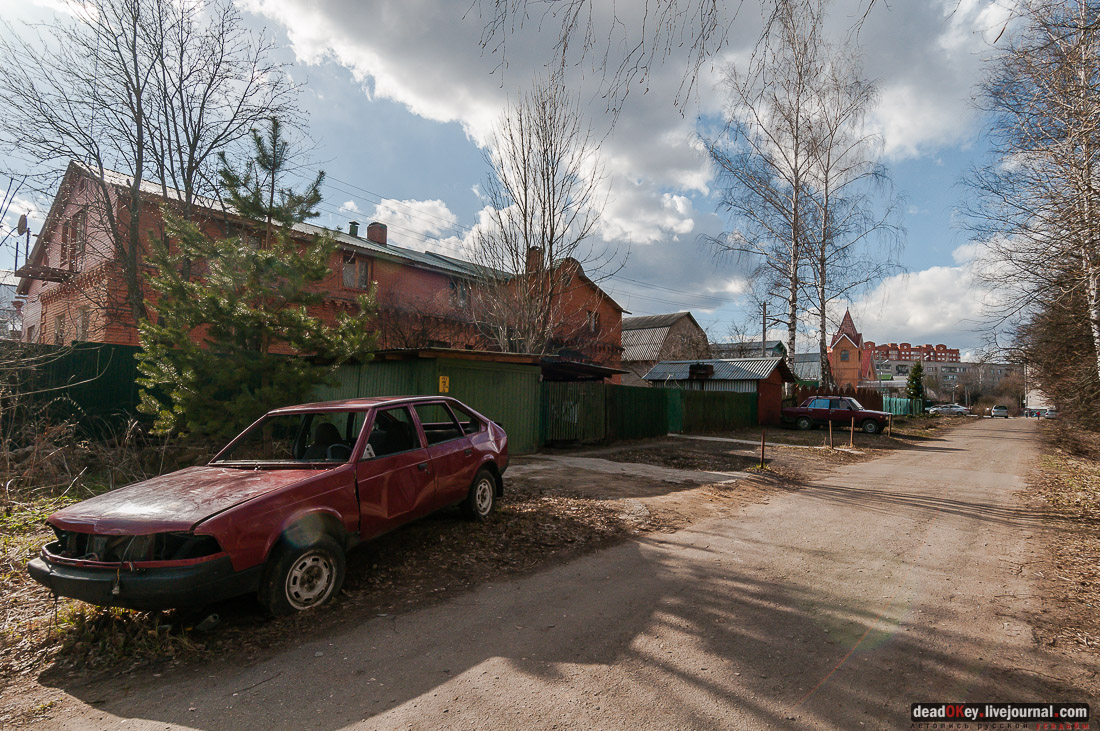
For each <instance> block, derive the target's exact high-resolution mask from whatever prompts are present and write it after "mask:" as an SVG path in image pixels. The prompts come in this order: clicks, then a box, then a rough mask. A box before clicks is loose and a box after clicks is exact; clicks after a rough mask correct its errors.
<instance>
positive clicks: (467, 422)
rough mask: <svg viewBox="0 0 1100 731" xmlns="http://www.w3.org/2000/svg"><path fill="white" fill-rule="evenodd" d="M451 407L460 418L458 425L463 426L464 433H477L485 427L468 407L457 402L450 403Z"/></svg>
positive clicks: (456, 416)
mask: <svg viewBox="0 0 1100 731" xmlns="http://www.w3.org/2000/svg"><path fill="white" fill-rule="evenodd" d="M450 407H451V411H452V412H453V413H454V415H455V418H457V419H458V425H459V427H461V428H462V433H463V434H477V433H478V432H479V431H481V430H482V429H484V428H485V424H483V423H482V422H481V420H480V419H478V418H477V417H476V416H474V415H473V414H471V413H470V412H469V411H467V410H466V409H464V408H462V407H461V406H459V405H457V404H450Z"/></svg>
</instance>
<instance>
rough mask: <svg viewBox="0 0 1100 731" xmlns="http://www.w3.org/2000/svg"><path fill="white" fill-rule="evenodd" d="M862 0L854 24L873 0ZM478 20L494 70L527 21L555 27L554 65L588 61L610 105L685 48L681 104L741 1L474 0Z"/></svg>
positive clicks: (770, 4)
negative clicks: (545, 0) (618, 3)
mask: <svg viewBox="0 0 1100 731" xmlns="http://www.w3.org/2000/svg"><path fill="white" fill-rule="evenodd" d="M788 3H789V0H765V2H763V3H761V6H760V7H761V10H762V12H763V14H764V16H765V23H764V34H765V37H766V35H767V34H768V33H769V32H770V31H771V30H772V29H773V28H774V27H776V26H775V21H776V20H777V19H778V18H779V17H780V16H781V15H783V14H786V13H788V12H789V11H790V8H789V7H788ZM874 4H875V0H864V2H862V3H861V7H862V12H861V13H860V14H859V15H858V17H857V18H856V22H855V26H854V28H853V29H854V30H858V28H859V27H860V26H861V25H862V22H863V19H864V18H865V17H866V16H867V14H868V13H869V12H870V10H871V8H872V7H873V6H874ZM474 7H476V8H477V11H478V13H479V15H480V17H481V19H482V20H483V26H482V36H481V47H482V48H483V49H484V50H485V51H487V52H490V53H492V54H494V55H495V56H497V58H499V59H500V60H499V64H498V66H497V70H498V71H501V72H502V73H503V69H505V68H506V67H507V65H508V43H509V40H511V38H512V37H513V36H514V35H515V34H516V33H517V32H519V31H520V30H521V29H523V28H524V27H525V26H528V25H529V24H531V23H534V24H536V25H537V26H538V28H539V30H540V32H541V31H542V30H543V29H548V30H549V31H550V32H552V33H556V34H557V39H556V43H555V46H554V48H555V53H556V58H555V59H554V60H553V61H551V62H550V65H553V66H555V67H557V68H565V67H566V66H568V65H576V64H582V63H584V62H585V61H590V62H591V63H590V66H591V68H592V70H593V71H595V72H596V73H598V74H601V75H602V78H603V81H604V87H605V88H604V94H605V96H606V97H607V99H608V106H609V108H610V109H612V110H613V111H616V112H617V111H618V110H619V109H620V108H621V105H622V103H623V101H624V100H625V99H626V97H627V95H628V94H629V92H630V90H631V88H632V87H633V86H635V85H638V86H642V87H645V85H646V83H647V82H648V80H649V76H650V74H651V73H652V72H653V71H654V70H656V69H658V68H659V67H660V66H661V65H662V64H664V63H665V62H666V61H668V60H669V59H670V58H671V57H672V56H674V55H676V54H680V53H683V54H686V57H685V59H684V64H685V67H684V73H683V76H682V78H681V82H680V88H679V89H678V91H677V94H676V97H675V100H674V103H675V104H676V105H677V106H679V107H682V106H683V104H684V103H685V102H686V101H687V100H688V99H689V98H690V97H691V95H692V93H693V92H694V91H697V89H698V77H699V72H700V70H701V69H702V68H703V66H704V65H705V64H706V63H707V62H708V61H709V60H711V59H713V58H714V57H715V56H716V55H717V54H718V53H719V52H720V51H721V50H722V49H723V48H725V47H726V45H727V41H728V37H729V32H730V30H731V29H732V28H733V24H734V23H735V22H736V20H737V16H738V14H739V12H740V10H741V9H742V2H740V1H737V2H728V3H727V2H720V1H719V0H643V2H640V3H628V4H626V5H624V6H623V7H624V8H626V10H625V11H623V12H620V8H619V7H617V6H616V5H615V4H613V3H606V4H599V3H596V2H594V0H562V1H560V2H552V3H542V2H539V1H538V0H475V3H474Z"/></svg>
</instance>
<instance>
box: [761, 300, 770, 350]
mask: <svg viewBox="0 0 1100 731" xmlns="http://www.w3.org/2000/svg"><path fill="white" fill-rule="evenodd" d="M760 307H761V311H762V312H763V315H762V316H761V318H760V357H761V358H767V357H768V303H767V302H761V303H760Z"/></svg>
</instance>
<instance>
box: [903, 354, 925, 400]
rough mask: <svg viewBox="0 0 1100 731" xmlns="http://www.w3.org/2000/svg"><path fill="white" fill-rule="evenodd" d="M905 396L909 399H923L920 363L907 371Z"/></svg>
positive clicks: (921, 365)
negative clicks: (907, 378)
mask: <svg viewBox="0 0 1100 731" xmlns="http://www.w3.org/2000/svg"><path fill="white" fill-rule="evenodd" d="M905 395H906V396H908V397H909V398H911V399H922V400H923V399H924V365H923V364H921V362H920V361H917V362H916V363H914V364H913V367H912V368H910V369H909V380H908V381H906V383H905Z"/></svg>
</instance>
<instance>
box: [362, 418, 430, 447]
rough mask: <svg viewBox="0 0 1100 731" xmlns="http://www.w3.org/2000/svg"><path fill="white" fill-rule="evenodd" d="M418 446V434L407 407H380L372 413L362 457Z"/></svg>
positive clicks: (419, 445)
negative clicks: (371, 421) (372, 421)
mask: <svg viewBox="0 0 1100 731" xmlns="http://www.w3.org/2000/svg"><path fill="white" fill-rule="evenodd" d="M420 447H421V444H420V435H419V434H417V432H416V425H415V424H413V419H412V415H411V414H409V409H408V408H407V407H405V406H399V407H396V408H392V409H381V410H379V411H378V413H377V414H375V415H374V424H373V425H372V426H371V430H370V436H368V437H367V446H366V448H365V449H364V450H363V459H374V458H377V457H388V456H389V455H391V454H400V453H401V452H408V451H409V450H412V449H420Z"/></svg>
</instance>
